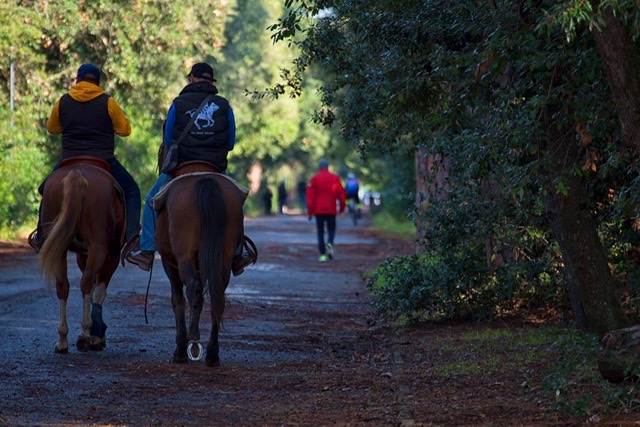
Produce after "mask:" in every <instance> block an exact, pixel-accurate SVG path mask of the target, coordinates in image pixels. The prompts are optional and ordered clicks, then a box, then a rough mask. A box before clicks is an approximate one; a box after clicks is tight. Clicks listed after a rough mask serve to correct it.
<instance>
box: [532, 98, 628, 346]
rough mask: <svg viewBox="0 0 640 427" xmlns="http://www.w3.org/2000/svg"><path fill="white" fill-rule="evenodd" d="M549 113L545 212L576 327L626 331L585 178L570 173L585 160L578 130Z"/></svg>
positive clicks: (546, 117) (555, 111)
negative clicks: (558, 187)
mask: <svg viewBox="0 0 640 427" xmlns="http://www.w3.org/2000/svg"><path fill="white" fill-rule="evenodd" d="M545 113H546V114H544V115H543V125H544V127H545V131H546V136H547V138H546V141H545V144H543V146H542V148H543V149H545V150H546V152H547V155H548V156H549V157H548V158H549V165H548V169H547V172H546V177H545V178H546V181H545V182H546V186H545V189H546V194H547V196H546V197H545V199H544V203H545V211H546V213H547V216H548V219H549V222H550V225H551V228H552V230H553V232H554V235H555V238H556V240H557V242H558V245H559V246H560V251H561V253H562V259H563V261H564V268H565V272H566V277H567V283H568V287H569V298H570V301H571V307H572V309H573V312H574V315H575V320H576V323H577V326H578V327H581V328H585V327H586V328H588V329H589V330H592V331H594V332H596V333H597V334H598V335H599V336H600V337H602V336H603V335H604V334H605V333H606V332H608V331H610V330H613V329H619V328H623V327H625V326H627V324H628V323H627V319H626V315H625V313H624V311H623V309H622V305H621V303H620V298H619V295H618V293H617V292H616V282H615V280H614V278H613V277H612V276H611V273H610V271H609V266H608V263H607V259H606V253H605V250H604V248H603V246H602V243H601V242H600V238H599V236H598V232H597V226H596V221H595V219H594V217H593V215H592V213H591V211H590V210H589V207H588V196H587V194H586V190H585V186H584V183H583V182H582V178H581V177H579V176H576V175H574V174H571V173H568V172H567V171H568V170H569V169H570V168H571V167H572V166H573V165H574V164H575V162H577V160H578V157H579V154H580V152H579V147H578V145H577V144H576V143H575V138H574V132H573V129H568V128H567V127H564V128H563V127H560V126H559V124H558V123H559V122H558V119H555V118H554V119H551V118H552V117H554V114H555V115H556V116H562V107H557V108H553V109H548V110H547V111H546V112H545ZM563 172H564V173H563ZM558 181H562V182H563V183H564V186H565V191H563V194H560V193H558V192H557V190H556V183H557V182H558Z"/></svg>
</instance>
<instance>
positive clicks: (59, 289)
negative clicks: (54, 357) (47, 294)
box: [55, 259, 69, 353]
mask: <svg viewBox="0 0 640 427" xmlns="http://www.w3.org/2000/svg"><path fill="white" fill-rule="evenodd" d="M64 268H65V270H66V268H67V266H66V259H65V265H64ZM56 294H57V296H58V301H59V303H60V321H59V323H58V342H57V343H56V346H55V352H56V353H67V352H68V351H69V341H68V340H67V335H68V334H69V325H68V324H67V300H68V299H69V279H67V278H66V277H65V278H64V279H63V280H60V281H56Z"/></svg>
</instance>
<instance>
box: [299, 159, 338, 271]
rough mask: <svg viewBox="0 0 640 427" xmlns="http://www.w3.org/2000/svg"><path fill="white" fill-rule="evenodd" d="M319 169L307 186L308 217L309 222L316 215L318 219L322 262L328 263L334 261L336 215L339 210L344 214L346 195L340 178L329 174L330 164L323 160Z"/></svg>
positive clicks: (317, 225)
mask: <svg viewBox="0 0 640 427" xmlns="http://www.w3.org/2000/svg"><path fill="white" fill-rule="evenodd" d="M319 167H320V171H319V172H318V173H317V174H315V175H314V176H313V177H312V178H311V180H310V181H309V185H308V186H307V216H308V217H309V220H311V218H313V216H314V215H315V217H316V231H317V233H318V250H319V252H320V262H326V261H327V259H333V256H334V246H333V242H334V239H335V235H336V215H337V213H338V209H339V213H340V214H342V213H343V212H344V208H345V200H346V195H345V192H344V188H343V187H342V182H341V181H340V177H339V176H338V175H336V174H335V173H332V172H329V162H328V161H326V160H324V159H322V160H320V163H319ZM338 204H339V205H340V207H339V208H338V206H337V205H338ZM325 224H326V229H327V244H326V246H325V241H324V233H325Z"/></svg>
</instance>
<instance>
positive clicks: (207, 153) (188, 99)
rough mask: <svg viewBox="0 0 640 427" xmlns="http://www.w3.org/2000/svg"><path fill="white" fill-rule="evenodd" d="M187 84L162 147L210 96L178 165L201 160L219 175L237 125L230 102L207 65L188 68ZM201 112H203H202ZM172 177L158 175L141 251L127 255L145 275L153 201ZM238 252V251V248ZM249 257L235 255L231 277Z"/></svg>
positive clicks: (169, 117)
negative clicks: (205, 116)
mask: <svg viewBox="0 0 640 427" xmlns="http://www.w3.org/2000/svg"><path fill="white" fill-rule="evenodd" d="M187 79H188V80H189V83H188V84H187V85H186V86H185V87H184V88H183V89H182V91H181V92H180V94H179V95H178V97H177V98H175V99H174V100H173V103H172V104H171V107H170V108H169V111H168V113H167V118H166V120H165V124H164V143H165V145H166V147H167V149H168V148H169V147H170V146H171V143H172V142H173V141H175V140H177V139H178V138H179V137H180V135H181V134H182V132H183V131H184V129H185V128H186V127H187V125H188V124H189V122H190V120H191V115H192V114H193V113H194V111H196V110H197V108H198V106H200V104H201V103H202V102H203V101H204V100H205V98H206V97H207V96H209V95H213V98H212V99H210V100H209V101H208V103H207V105H206V106H204V109H207V111H211V112H212V119H213V120H211V121H210V122H208V123H205V124H203V125H200V128H199V129H198V128H192V129H190V131H189V132H188V133H187V134H186V135H185V137H184V138H183V139H182V141H181V142H180V145H179V155H178V158H179V160H178V163H179V164H180V163H183V162H186V161H191V160H203V161H206V162H209V163H211V164H213V165H215V166H216V167H217V168H218V170H219V172H220V173H222V172H225V171H226V170H227V154H228V153H229V151H231V150H233V147H234V145H235V136H236V124H235V119H234V115H233V110H232V108H231V105H229V101H228V100H227V99H225V98H223V97H221V96H219V95H218V89H217V88H216V86H215V85H214V84H213V83H214V82H216V79H215V78H214V75H213V69H212V68H211V66H210V65H209V64H205V63H198V64H195V65H193V67H191V72H190V73H189V74H188V75H187ZM204 109H203V111H204ZM171 178H172V177H171V175H168V174H164V173H161V174H160V176H159V177H158V179H157V181H156V182H155V184H154V185H153V187H152V188H151V190H149V194H147V196H146V197H145V203H144V212H143V215H142V231H141V233H140V249H139V250H134V251H132V252H131V253H129V254H127V255H126V260H127V261H129V262H130V263H132V264H136V265H137V266H138V267H140V268H141V269H142V270H144V271H149V270H150V269H151V265H152V263H153V259H154V253H155V250H156V246H155V240H154V234H155V217H156V214H155V212H154V210H153V205H152V203H153V200H152V199H153V197H154V196H155V195H156V194H157V193H158V191H159V190H160V189H161V188H162V187H163V186H164V185H166V184H167V183H168V182H169V181H171ZM240 249H241V248H240ZM254 261H255V259H252V258H251V257H243V256H242V252H241V251H240V253H239V254H236V257H235V258H234V263H233V274H234V275H236V276H237V275H238V274H240V273H242V271H243V270H244V267H246V266H247V265H249V264H251V263H252V262H254Z"/></svg>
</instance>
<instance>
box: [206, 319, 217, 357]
mask: <svg viewBox="0 0 640 427" xmlns="http://www.w3.org/2000/svg"><path fill="white" fill-rule="evenodd" d="M218 330H219V328H218V324H217V323H216V322H215V320H214V321H213V322H212V323H211V335H210V336H209V344H207V358H206V360H205V362H206V364H207V366H211V367H218V366H220V355H219V353H220V345H219V344H218Z"/></svg>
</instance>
